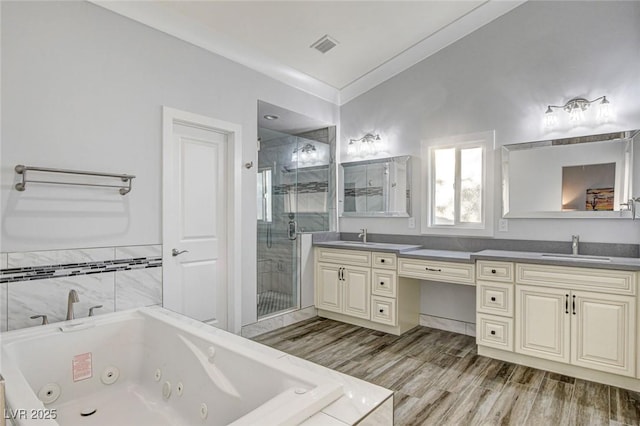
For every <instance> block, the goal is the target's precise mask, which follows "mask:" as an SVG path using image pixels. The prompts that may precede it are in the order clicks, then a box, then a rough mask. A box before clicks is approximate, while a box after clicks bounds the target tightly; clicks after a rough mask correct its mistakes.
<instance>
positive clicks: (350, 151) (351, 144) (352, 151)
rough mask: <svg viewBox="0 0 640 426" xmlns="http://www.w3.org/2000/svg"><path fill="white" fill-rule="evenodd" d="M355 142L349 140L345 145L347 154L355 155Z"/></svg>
mask: <svg viewBox="0 0 640 426" xmlns="http://www.w3.org/2000/svg"><path fill="white" fill-rule="evenodd" d="M356 151H357V148H356V144H355V143H354V142H353V141H350V142H349V145H348V146H347V154H349V155H356Z"/></svg>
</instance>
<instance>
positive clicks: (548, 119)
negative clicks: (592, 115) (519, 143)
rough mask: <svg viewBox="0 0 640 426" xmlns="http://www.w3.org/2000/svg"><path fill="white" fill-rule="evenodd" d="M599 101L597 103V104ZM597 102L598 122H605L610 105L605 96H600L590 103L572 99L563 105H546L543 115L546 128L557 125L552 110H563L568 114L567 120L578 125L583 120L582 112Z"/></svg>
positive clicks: (583, 99)
mask: <svg viewBox="0 0 640 426" xmlns="http://www.w3.org/2000/svg"><path fill="white" fill-rule="evenodd" d="M598 101H599V102H598ZM596 102H598V107H599V108H598V118H599V119H600V121H603V122H606V121H607V120H609V118H610V117H611V103H610V102H609V101H608V100H607V97H606V96H600V97H599V98H596V99H594V100H592V101H589V100H587V99H585V98H573V99H571V100H570V101H568V102H567V103H566V104H564V105H548V106H547V110H546V111H545V113H544V122H545V125H546V127H548V128H552V127H554V126H555V125H556V124H558V117H557V115H556V113H555V112H554V109H563V110H564V111H565V112H566V113H567V114H569V120H570V121H571V122H573V123H576V124H577V123H580V122H581V121H583V120H584V112H585V111H587V110H588V109H589V107H590V106H591V104H593V103H596Z"/></svg>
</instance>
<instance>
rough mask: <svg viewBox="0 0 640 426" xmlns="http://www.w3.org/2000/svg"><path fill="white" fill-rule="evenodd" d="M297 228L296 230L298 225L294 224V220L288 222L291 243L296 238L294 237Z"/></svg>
mask: <svg viewBox="0 0 640 426" xmlns="http://www.w3.org/2000/svg"><path fill="white" fill-rule="evenodd" d="M297 228H298V224H297V223H296V221H295V220H290V221H289V239H290V240H291V241H293V240H295V239H296V238H297V236H296V232H297Z"/></svg>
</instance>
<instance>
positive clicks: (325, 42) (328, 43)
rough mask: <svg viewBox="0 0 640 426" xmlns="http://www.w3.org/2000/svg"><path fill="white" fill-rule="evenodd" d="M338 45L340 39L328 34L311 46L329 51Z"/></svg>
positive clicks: (320, 50) (319, 50)
mask: <svg viewBox="0 0 640 426" xmlns="http://www.w3.org/2000/svg"><path fill="white" fill-rule="evenodd" d="M337 45H338V41H337V40H335V39H333V38H331V37H329V36H328V35H327V34H325V35H323V36H322V37H320V40H318V41H316V42H315V43H313V44H312V45H311V46H310V47H311V48H313V49H316V50H317V51H318V52H320V53H327V52H328V51H330V50H331V49H333V48H334V47H336V46H337Z"/></svg>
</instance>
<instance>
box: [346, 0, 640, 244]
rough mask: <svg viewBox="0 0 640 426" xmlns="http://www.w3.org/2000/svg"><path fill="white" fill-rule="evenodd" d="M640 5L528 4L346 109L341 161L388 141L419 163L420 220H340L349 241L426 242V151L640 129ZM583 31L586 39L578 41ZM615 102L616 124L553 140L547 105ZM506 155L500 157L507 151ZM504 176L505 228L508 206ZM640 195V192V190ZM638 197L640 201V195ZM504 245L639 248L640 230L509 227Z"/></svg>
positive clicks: (622, 224)
mask: <svg viewBox="0 0 640 426" xmlns="http://www.w3.org/2000/svg"><path fill="white" fill-rule="evenodd" d="M638 22H640V2H617V1H616V2H570V1H559V2H527V3H525V4H523V5H522V6H520V7H518V8H516V9H514V10H513V11H511V12H510V13H508V14H506V15H504V16H502V17H501V18H499V19H497V20H495V21H493V22H491V23H490V24H488V25H486V26H485V27H483V28H481V29H480V30H478V31H476V32H474V33H472V34H470V35H469V36H467V37H465V38H463V39H461V40H460V41H458V42H456V43H454V44H453V45H451V46H449V47H447V48H445V49H443V50H442V51H440V52H438V53H437V54H435V55H433V56H432V57H430V58H428V59H426V60H424V61H422V62H420V63H418V64H416V65H415V66H413V67H411V68H409V69H408V70H406V71H404V72H402V73H400V74H398V75H397V76H395V77H394V78H392V79H390V80H388V81H386V82H384V83H383V84H381V85H379V86H377V87H375V88H373V89H372V90H370V91H369V92H367V93H365V94H363V95H361V96H359V97H358V98H356V99H354V100H353V101H351V102H349V103H347V104H346V105H343V106H342V107H341V110H340V114H341V129H342V131H341V152H340V161H350V160H351V159H350V158H349V157H348V155H347V153H346V145H347V143H348V141H349V138H354V137H361V136H362V134H364V133H365V132H370V131H375V132H380V134H381V136H382V137H383V138H384V139H385V142H386V143H387V144H388V151H389V154H390V155H405V154H409V155H412V156H414V159H413V161H414V165H416V167H414V172H413V178H414V181H413V184H414V186H413V187H414V188H415V190H414V192H413V193H414V195H415V198H414V203H413V214H414V216H415V217H416V218H417V219H418V220H416V222H417V225H416V228H415V229H409V228H408V226H407V220H406V219H368V220H367V219H351V218H348V219H346V218H343V219H340V231H342V232H355V231H357V229H358V228H362V227H363V226H366V227H367V228H368V229H369V231H370V232H377V233H387V234H388V233H398V234H418V233H420V220H419V219H420V217H421V215H422V214H424V212H422V211H421V201H422V199H421V198H422V197H423V196H425V194H426V187H425V185H424V184H423V182H421V179H420V168H421V166H422V167H424V166H425V165H424V164H422V165H421V164H420V163H421V161H420V158H419V156H420V143H421V141H429V140H432V139H436V138H443V137H448V136H453V135H459V134H468V133H476V132H483V131H487V130H493V129H495V131H496V145H497V147H499V146H500V145H503V144H508V143H517V142H527V141H534V140H542V139H549V138H554V137H564V136H572V135H582V134H589V133H606V132H608V131H614V130H621V129H622V130H628V129H634V128H638V127H640V102H638V99H639V98H640V78H638V69H640V48H639V46H640V26H639V25H638ZM577 28H580V30H579V31H576V29H577ZM601 95H607V97H608V98H610V99H611V102H612V104H613V103H615V112H616V116H615V120H613V121H612V122H611V123H610V124H604V125H599V124H597V123H596V124H592V123H587V124H585V125H582V126H579V127H577V128H575V129H570V130H569V129H566V128H565V129H559V130H557V131H552V132H549V131H546V130H545V128H544V127H543V115H544V111H545V109H546V106H547V105H548V104H562V103H564V102H566V101H567V100H569V99H571V98H573V97H577V96H582V97H587V98H589V99H593V98H595V97H598V96H601ZM498 152H499V150H498ZM496 163H497V164H496V173H495V176H496V178H495V182H493V184H494V188H495V195H496V196H495V197H494V198H495V199H494V203H495V212H496V215H495V217H494V221H495V223H496V225H497V221H498V218H499V216H498V214H497V212H499V211H500V208H501V203H500V199H499V194H500V186H499V184H500V179H499V178H500V172H499V162H496ZM636 187H637V185H636ZM634 195H640V189H638V188H636V193H635V194H634ZM508 225H509V231H508V232H504V233H503V232H498V231H497V226H496V234H495V237H496V238H511V239H516V238H517V239H536V240H567V239H570V236H571V234H580V236H581V238H582V239H583V240H584V241H593V242H596V241H597V242H629V243H637V242H638V237H639V236H640V223H639V222H637V221H636V222H631V221H626V220H625V221H619V220H597V221H588V220H548V219H545V220H526V219H520V220H515V219H511V220H509V223H508Z"/></svg>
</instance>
